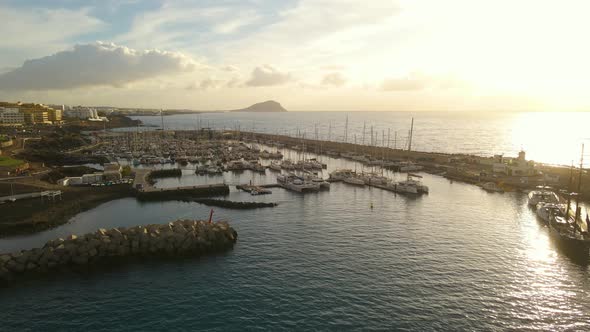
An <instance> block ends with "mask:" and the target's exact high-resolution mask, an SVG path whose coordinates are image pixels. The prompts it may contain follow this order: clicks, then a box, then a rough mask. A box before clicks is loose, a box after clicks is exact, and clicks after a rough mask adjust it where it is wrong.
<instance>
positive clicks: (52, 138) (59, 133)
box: [27, 129, 90, 151]
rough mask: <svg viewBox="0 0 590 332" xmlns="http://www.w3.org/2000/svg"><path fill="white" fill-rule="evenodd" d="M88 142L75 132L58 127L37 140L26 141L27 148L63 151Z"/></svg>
mask: <svg viewBox="0 0 590 332" xmlns="http://www.w3.org/2000/svg"><path fill="white" fill-rule="evenodd" d="M89 143H90V142H89V141H88V140H87V139H85V138H84V137H82V136H81V135H80V134H79V133H77V132H72V131H69V130H64V129H58V130H56V131H55V132H54V133H52V134H49V135H47V136H43V137H42V138H41V139H40V140H39V141H33V142H30V143H27V145H28V148H32V149H36V150H48V151H63V150H71V149H75V148H79V147H81V146H84V145H87V144H89Z"/></svg>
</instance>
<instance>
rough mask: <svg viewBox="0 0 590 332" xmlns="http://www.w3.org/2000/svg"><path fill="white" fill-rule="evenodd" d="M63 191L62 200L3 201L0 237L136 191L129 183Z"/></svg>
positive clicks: (43, 226)
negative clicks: (5, 202)
mask: <svg viewBox="0 0 590 332" xmlns="http://www.w3.org/2000/svg"><path fill="white" fill-rule="evenodd" d="M62 191H63V194H62V195H63V200H61V201H60V200H57V201H55V202H44V203H41V202H40V201H39V200H38V199H24V200H17V201H16V202H12V203H7V204H3V205H4V206H3V207H2V213H3V218H2V219H1V221H0V238H4V237H10V236H17V235H28V234H35V233H38V232H41V231H45V230H48V229H51V228H54V227H57V226H60V225H63V224H65V223H67V222H68V221H69V220H70V219H71V218H72V217H74V216H76V215H77V214H78V213H81V212H84V211H88V210H91V209H93V208H95V207H97V206H99V205H101V204H103V203H106V202H109V201H112V200H115V199H119V198H124V197H131V196H134V195H135V193H134V192H133V190H132V189H131V188H130V187H128V186H124V185H119V186H111V187H104V188H95V187H83V188H82V187H80V188H68V189H67V190H62Z"/></svg>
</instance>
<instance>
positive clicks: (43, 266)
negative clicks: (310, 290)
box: [0, 220, 238, 280]
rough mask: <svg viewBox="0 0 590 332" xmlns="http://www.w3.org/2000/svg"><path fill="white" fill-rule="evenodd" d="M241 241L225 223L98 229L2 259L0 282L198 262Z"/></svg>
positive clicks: (4, 255) (10, 254)
mask: <svg viewBox="0 0 590 332" xmlns="http://www.w3.org/2000/svg"><path fill="white" fill-rule="evenodd" d="M237 236H238V235H237V232H236V231H235V230H234V229H233V228H232V227H231V226H229V225H228V224H227V223H226V222H216V223H208V222H205V221H196V220H177V221H174V222H170V223H168V224H151V225H147V226H135V227H131V228H122V227H121V228H113V229H109V230H106V229H99V230H97V231H96V232H94V233H89V234H85V235H81V236H76V235H70V236H68V237H67V238H66V239H62V238H59V239H56V240H51V241H49V242H47V243H46V244H45V245H44V246H43V247H42V248H35V249H31V250H22V251H20V252H15V253H5V254H1V255H0V280H12V279H15V278H16V277H17V276H19V275H23V274H31V273H42V272H50V271H52V270H59V269H60V268H64V267H69V266H87V265H92V264H96V263H99V262H108V261H109V260H111V259H117V258H125V257H134V256H135V257H146V256H147V257H149V256H193V255H194V256H197V255H201V254H205V253H210V252H217V251H223V250H227V249H230V248H232V247H233V245H234V243H235V242H236V240H237Z"/></svg>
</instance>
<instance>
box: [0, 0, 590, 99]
mask: <svg viewBox="0 0 590 332" xmlns="http://www.w3.org/2000/svg"><path fill="white" fill-rule="evenodd" d="M588 13H590V2H588V1H585V0H568V1H554V0H545V1H537V0H519V1H513V0H511V1H505V0H495V1H489V0H488V1H483V0H446V1H439V0H371V1H357V0H281V1H278V0H275V1H271V0H241V1H230V0H217V1H214V0H211V1H209V0H204V1H183V0H178V1H165V0H146V1H140V0H118V1H117V0H84V1H82V0H81V1H78V0H53V1H40V0H0V31H1V32H2V36H3V37H2V38H0V100H8V101H17V100H21V101H32V102H42V103H56V104H68V105H109V106H118V107H146V108H168V109H195V110H224V109H236V108H242V107H246V106H248V105H250V104H253V103H256V102H260V101H265V100H276V101H278V102H280V103H281V104H282V105H283V106H284V107H285V108H287V109H288V110H351V111H352V110H355V111H356V110H359V111H361V110H376V111H381V110H384V111H385V110H386V111H404V110H407V111H421V110H427V111H436V110H441V111H445V110H486V111H487V110H538V111H545V110H549V111H587V110H590V94H588V93H587V92H586V91H587V89H588V87H589V86H590V60H589V59H590V43H589V42H588V35H590V20H588V19H587V16H588Z"/></svg>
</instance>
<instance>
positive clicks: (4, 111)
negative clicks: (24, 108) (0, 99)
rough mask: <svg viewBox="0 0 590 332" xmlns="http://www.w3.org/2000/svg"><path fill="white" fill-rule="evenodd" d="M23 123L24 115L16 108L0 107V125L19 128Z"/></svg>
mask: <svg viewBox="0 0 590 332" xmlns="http://www.w3.org/2000/svg"><path fill="white" fill-rule="evenodd" d="M24 123H25V115H24V114H23V113H21V112H20V111H19V109H18V108H7V107H0V125H7V126H19V125H22V124H24Z"/></svg>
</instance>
